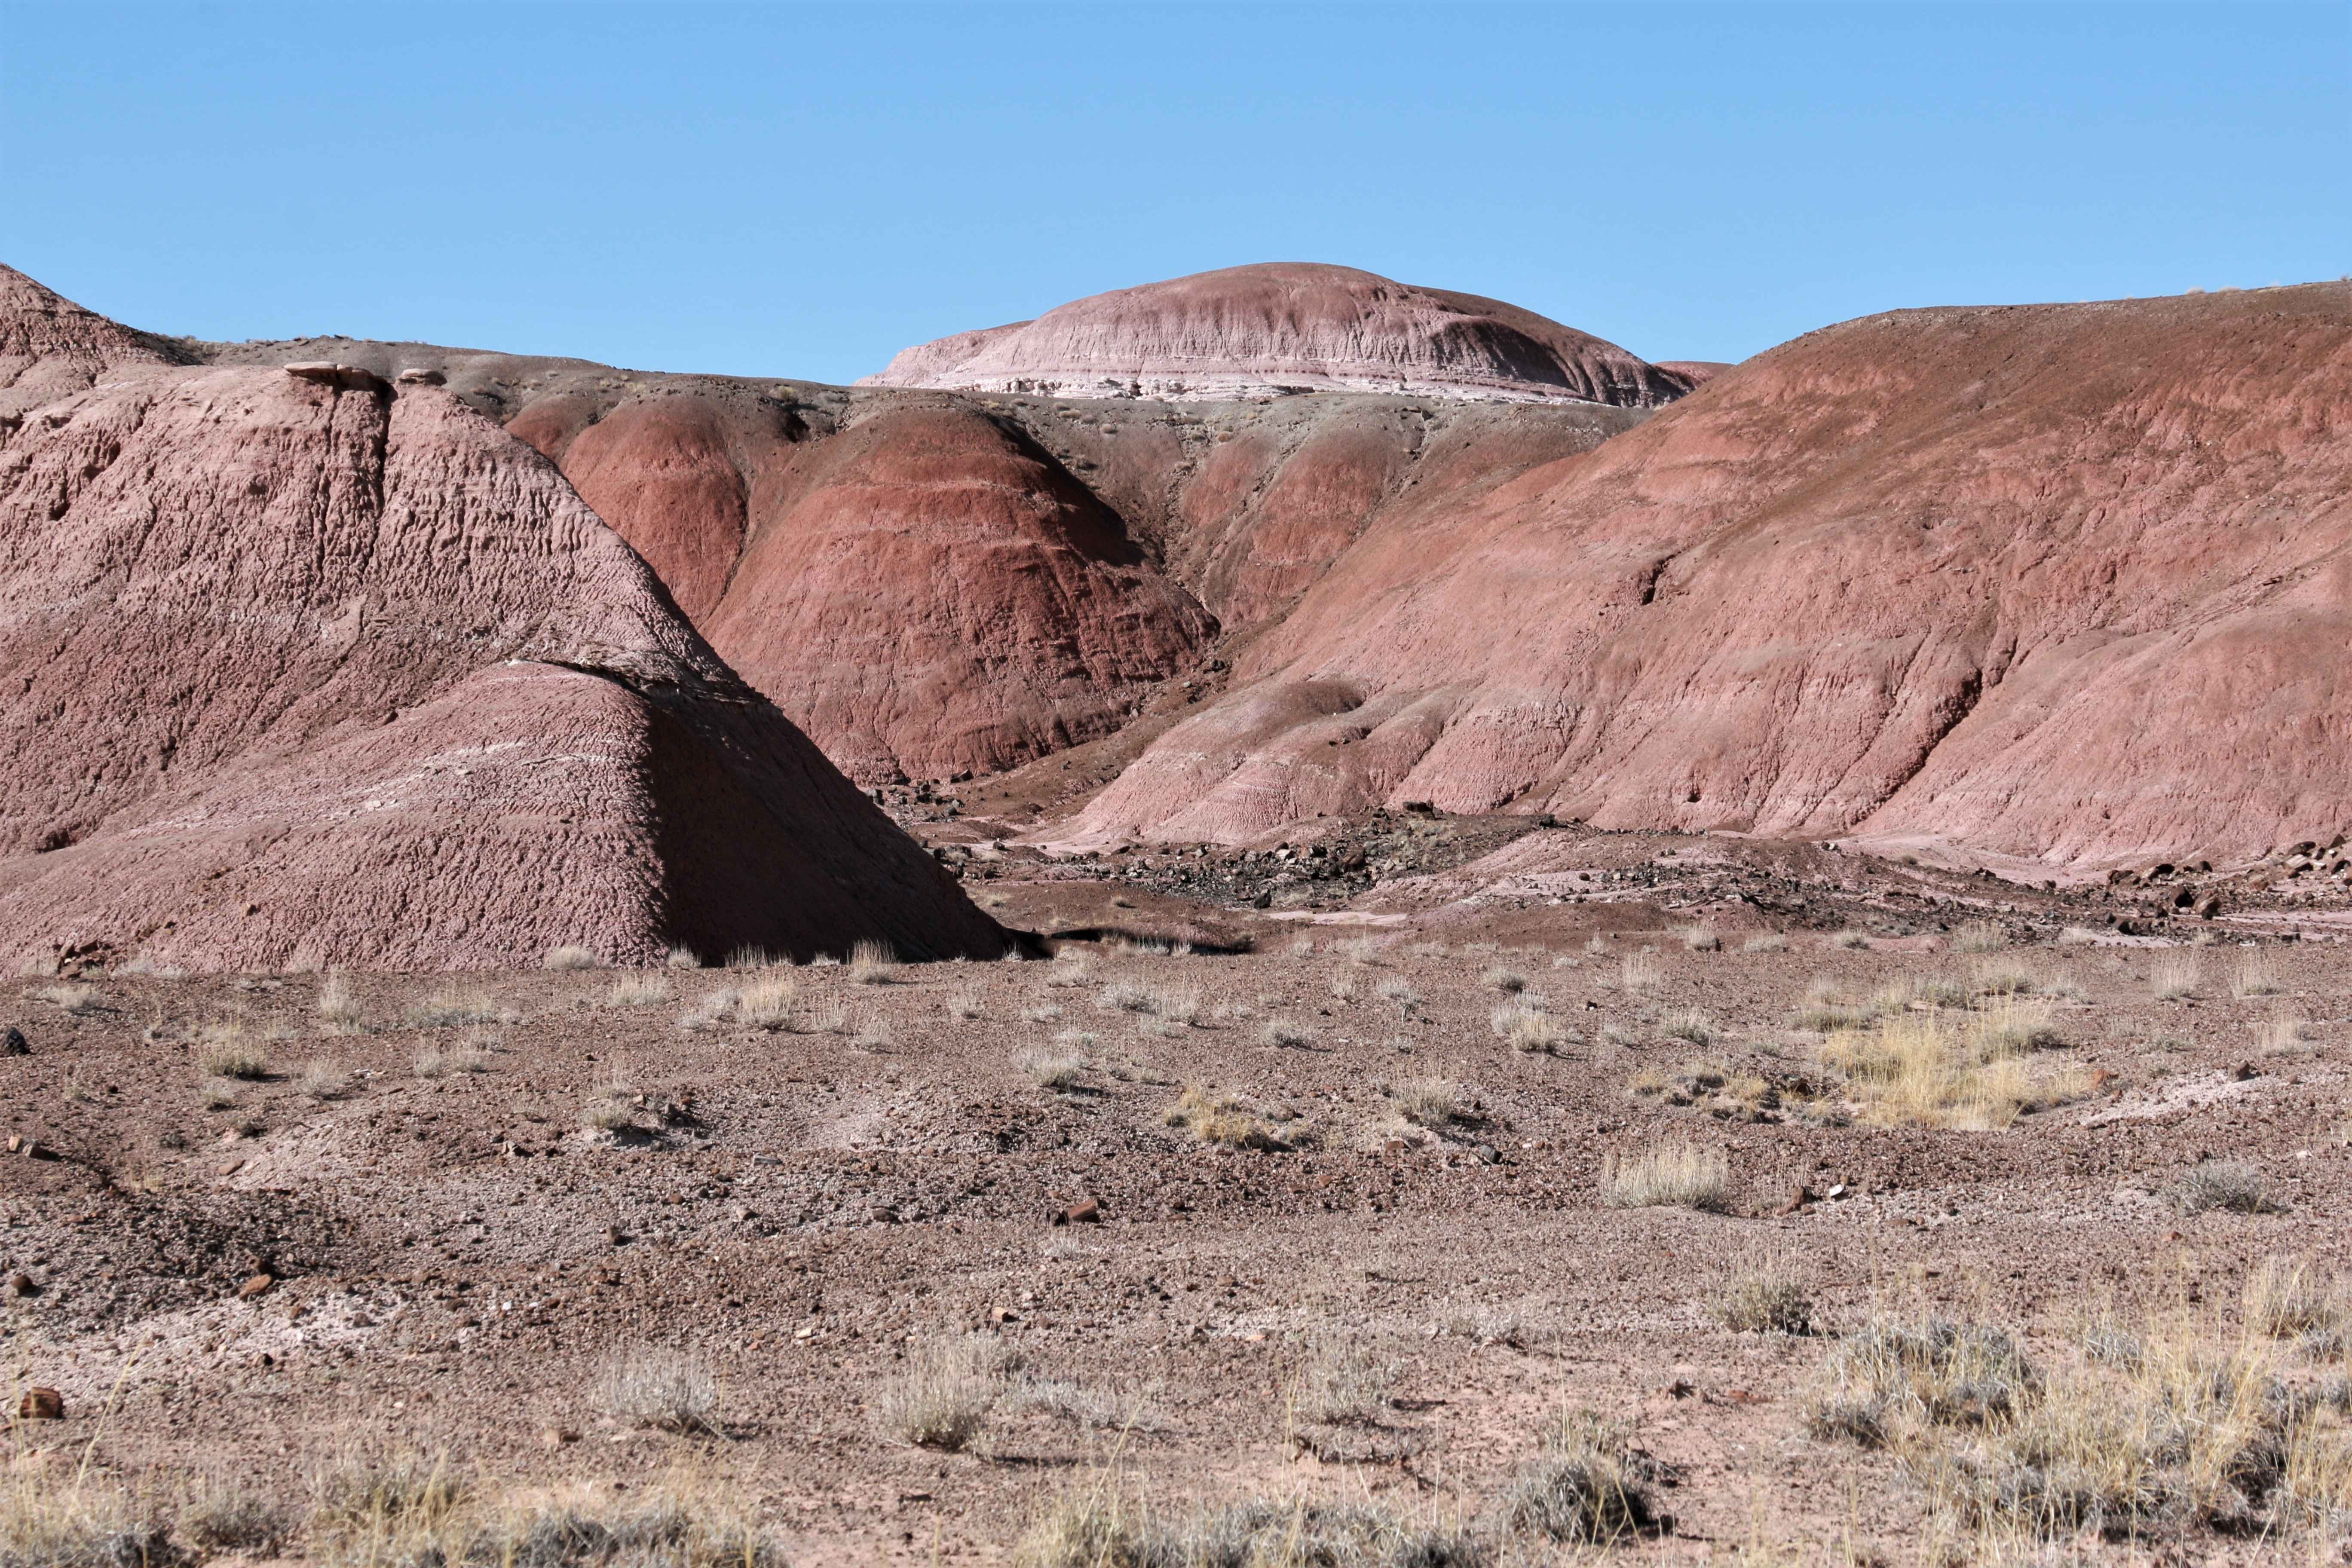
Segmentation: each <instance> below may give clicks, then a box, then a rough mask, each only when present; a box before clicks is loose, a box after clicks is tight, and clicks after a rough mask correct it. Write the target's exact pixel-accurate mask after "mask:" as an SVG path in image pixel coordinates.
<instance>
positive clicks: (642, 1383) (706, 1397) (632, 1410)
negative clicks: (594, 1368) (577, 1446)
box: [596, 1345, 719, 1432]
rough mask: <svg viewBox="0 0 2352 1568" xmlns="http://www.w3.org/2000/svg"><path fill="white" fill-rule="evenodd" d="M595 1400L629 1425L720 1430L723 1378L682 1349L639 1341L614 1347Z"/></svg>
mask: <svg viewBox="0 0 2352 1568" xmlns="http://www.w3.org/2000/svg"><path fill="white" fill-rule="evenodd" d="M596 1403H597V1404H598V1405H601V1406H603V1408H604V1413H605V1414H606V1415H610V1416H612V1417H613V1418H614V1420H616V1421H619V1422H621V1423H622V1424H624V1425H625V1426H657V1427H659V1428H661V1429H662V1430H663V1431H665V1432H716V1431H717V1430H718V1427H717V1426H714V1425H712V1418H713V1415H714V1414H715V1413H716V1411H717V1410H718V1408H719V1380H718V1378H717V1377H716V1376H714V1375H713V1374H712V1373H711V1371H710V1368H709V1367H708V1366H707V1365H705V1364H704V1363H701V1362H700V1361H698V1360H697V1359H695V1358H694V1357H693V1356H690V1355H688V1354H686V1353H685V1352H682V1351H674V1350H666V1349H662V1348H659V1347H656V1346H651V1345H636V1346H632V1347H630V1348H629V1349H626V1350H623V1351H619V1352H615V1353H614V1355H613V1356H612V1357H611V1358H610V1359H609V1360H607V1361H606V1362H605V1363H604V1367H603V1368H602V1369H601V1370H600V1371H599V1372H598V1373H597V1377H596Z"/></svg>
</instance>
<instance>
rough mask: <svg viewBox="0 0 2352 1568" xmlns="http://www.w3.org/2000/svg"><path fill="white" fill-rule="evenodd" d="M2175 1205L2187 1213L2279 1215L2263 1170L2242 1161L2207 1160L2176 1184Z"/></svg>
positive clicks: (2173, 1202)
mask: <svg viewBox="0 0 2352 1568" xmlns="http://www.w3.org/2000/svg"><path fill="white" fill-rule="evenodd" d="M2172 1205H2173V1207H2174V1208H2176V1209H2178V1210H2179V1212H2180V1213H2181V1214H2183V1215H2198V1214H2204V1213H2206V1212H2207V1211H2208V1210H2210V1209H2223V1210H2226V1211H2228V1212H2229V1213H2231V1214H2277V1213H2278V1212H2280V1209H2281V1207H2282V1206H2283V1205H2280V1204H2279V1202H2278V1201H2277V1200H2276V1199H2274V1198H2273V1197H2272V1196H2271V1194H2270V1186H2269V1184H2267V1183H2265V1182H2264V1181H2263V1173H2261V1172H2260V1171H2258V1170H2256V1169H2254V1167H2253V1166H2252V1165H2249V1164H2247V1163H2244V1162H2243V1161H2241V1160H2205V1161H2201V1162H2200V1163H2197V1164H2195V1165H2192V1166H2190V1167H2189V1169H2188V1170H2187V1171H2186V1172H2184V1173H2182V1174H2181V1177H2180V1180H2179V1181H2178V1182H2176V1183H2175V1184H2173V1189H2172Z"/></svg>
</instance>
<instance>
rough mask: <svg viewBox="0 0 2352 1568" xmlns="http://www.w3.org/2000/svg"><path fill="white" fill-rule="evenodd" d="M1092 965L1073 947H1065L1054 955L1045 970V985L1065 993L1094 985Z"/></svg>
mask: <svg viewBox="0 0 2352 1568" xmlns="http://www.w3.org/2000/svg"><path fill="white" fill-rule="evenodd" d="M1094 973H1095V968H1094V964H1093V963H1091V962H1090V961H1088V959H1087V955H1086V954H1085V953H1083V952H1079V951H1078V950H1077V949H1076V948H1075V947H1066V948H1063V949H1061V950H1060V951H1059V952H1055V954H1054V962H1053V963H1052V964H1051V965H1049V966H1048V967H1047V968H1046V971H1045V984H1048V985H1051V986H1055V987H1056V988H1058V989H1061V990H1065V991H1072V990H1076V989H1078V988H1079V987H1081V986H1086V985H1091V984H1094Z"/></svg>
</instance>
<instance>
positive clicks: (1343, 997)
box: [1331, 969, 1356, 1002]
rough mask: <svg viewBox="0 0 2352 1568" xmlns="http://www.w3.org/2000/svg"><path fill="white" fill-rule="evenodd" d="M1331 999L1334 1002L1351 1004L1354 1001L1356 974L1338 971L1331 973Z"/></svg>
mask: <svg viewBox="0 0 2352 1568" xmlns="http://www.w3.org/2000/svg"><path fill="white" fill-rule="evenodd" d="M1331 999H1332V1000H1333V1001H1335V1002H1353V1001H1354V1000H1355V999H1356V972H1355V971H1354V970H1352V969H1338V970H1334V971H1332V973H1331Z"/></svg>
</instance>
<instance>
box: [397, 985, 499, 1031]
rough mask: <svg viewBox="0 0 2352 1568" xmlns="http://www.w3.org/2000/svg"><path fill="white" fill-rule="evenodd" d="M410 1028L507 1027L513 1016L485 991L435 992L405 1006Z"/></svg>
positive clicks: (453, 990) (452, 990)
mask: <svg viewBox="0 0 2352 1568" xmlns="http://www.w3.org/2000/svg"><path fill="white" fill-rule="evenodd" d="M407 1018H408V1022H409V1026H410V1027H412V1028H418V1029H454V1028H461V1027H464V1026H467V1025H469V1024H510V1023H513V1022H514V1018H513V1016H512V1015H511V1014H509V1013H508V1012H507V1010H506V1009H504V1008H502V1007H500V1006H499V1005H498V1003H497V1002H495V1001H493V1000H492V999H491V997H490V994H489V993H488V992H487V991H458V990H455V989H451V990H444V991H436V992H435V993H434V994H432V995H430V996H428V997H426V998H425V1000H424V1001H422V1002H415V1003H411V1004H410V1005H409V1008H408V1013H407Z"/></svg>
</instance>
